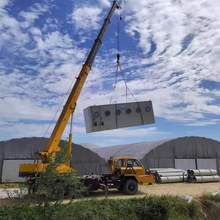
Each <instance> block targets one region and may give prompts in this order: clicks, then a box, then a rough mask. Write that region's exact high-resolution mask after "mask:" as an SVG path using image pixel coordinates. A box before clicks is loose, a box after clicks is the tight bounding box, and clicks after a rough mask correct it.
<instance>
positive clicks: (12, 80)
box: [0, 0, 220, 146]
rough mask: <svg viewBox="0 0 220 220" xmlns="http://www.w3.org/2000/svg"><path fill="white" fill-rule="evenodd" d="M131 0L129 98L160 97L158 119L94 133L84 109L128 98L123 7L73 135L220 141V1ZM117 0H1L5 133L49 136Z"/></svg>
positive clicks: (126, 8) (81, 139)
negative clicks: (117, 58)
mask: <svg viewBox="0 0 220 220" xmlns="http://www.w3.org/2000/svg"><path fill="white" fill-rule="evenodd" d="M125 2H126V3H125V4H123V5H122V9H121V10H120V13H121V16H122V18H123V19H122V21H121V22H120V27H121V28H120V47H121V64H122V70H123V73H124V75H125V77H126V79H127V83H128V86H129V88H130V89H131V90H132V92H133V93H134V94H135V99H134V98H133V97H132V96H129V97H128V101H135V100H140V101H141V100H152V102H153V106H154V112H155V116H156V123H155V124H152V125H147V126H140V127H132V128H125V129H118V130H112V131H104V132H97V133H91V134H86V132H85V128H84V118H83V114H82V113H83V109H84V108H86V107H87V106H90V105H95V104H96V105H98V104H108V103H109V101H110V98H111V97H113V99H114V101H115V102H123V101H125V87H124V84H123V81H122V78H119V82H118V84H117V87H116V90H115V91H113V89H112V85H113V84H114V78H115V71H116V67H115V54H116V35H117V22H118V13H116V14H115V15H114V17H113V19H112V23H111V25H110V28H109V30H108V32H107V34H106V36H105V38H104V41H103V45H102V47H101V49H100V51H99V52H98V55H97V58H96V60H95V63H94V66H93V68H92V71H91V73H90V75H89V77H88V80H87V82H86V84H85V86H84V88H83V91H82V94H81V96H80V98H79V100H78V103H77V108H76V112H75V114H74V142H76V143H91V144H97V145H101V146H108V145H115V144H123V143H132V142H141V141H152V140H159V139H167V138H169V139H170V138H175V137H179V136H205V137H210V138H214V139H218V140H220V136H219V130H220V123H219V115H220V106H219V105H220V74H219V71H220V62H219V60H220V46H219V45H220V15H219V11H220V2H219V0H212V1H206V0H191V1H183V0H167V1H164V0H148V1H145V0H139V1H135V0H127V1H125ZM110 5H111V1H109V0H91V1H88V0H87V1H86V0H82V1H71V0H68V1H58V0H41V1H39V0H38V1H36V0H16V1H15V0H0V33H1V34H0V140H7V139H11V138H18V137H30V136H45V137H48V136H49V135H50V133H51V131H52V129H53V126H54V123H55V121H56V119H57V117H58V116H59V112H60V111H61V109H62V106H63V104H64V103H65V100H66V98H67V96H68V91H69V88H71V86H72V85H73V83H74V81H75V78H76V76H77V75H78V73H79V71H80V68H81V65H82V64H83V62H84V60H85V57H86V54H87V53H88V50H89V49H90V47H91V45H92V43H93V41H94V38H95V36H96V34H97V32H98V30H99V28H100V26H101V24H102V22H103V18H104V17H105V15H106V13H107V11H108V9H109V7H110ZM67 131H68V128H67ZM67 131H66V132H65V133H64V135H63V138H66V136H67Z"/></svg>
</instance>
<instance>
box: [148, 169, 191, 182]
mask: <svg viewBox="0 0 220 220" xmlns="http://www.w3.org/2000/svg"><path fill="white" fill-rule="evenodd" d="M151 172H152V173H153V174H154V176H155V179H156V182H157V183H178V182H184V181H185V179H186V178H187V175H186V172H185V170H181V169H174V168H158V169H151Z"/></svg>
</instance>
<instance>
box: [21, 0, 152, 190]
mask: <svg viewBox="0 0 220 220" xmlns="http://www.w3.org/2000/svg"><path fill="white" fill-rule="evenodd" d="M119 8H120V4H119V2H118V1H117V0H115V1H113V3H112V6H111V8H110V11H109V12H108V14H107V17H106V18H105V20H104V23H103V25H102V27H101V29H100V31H99V33H98V36H97V38H96V40H95V41H94V44H93V46H92V48H91V50H90V52H89V54H88V56H87V59H86V61H85V63H84V64H83V66H82V69H81V71H80V73H79V75H78V77H77V79H76V82H75V84H74V86H73V88H72V90H71V92H70V95H69V97H68V99H67V101H66V103H65V105H64V107H63V110H62V112H61V114H60V116H59V119H58V121H57V122H56V125H55V127H54V129H53V132H52V134H51V136H50V138H49V141H48V143H47V146H46V148H45V149H44V151H41V152H38V156H39V158H40V160H38V161H37V162H35V163H28V164H27V163H26V164H21V165H20V166H19V176H20V177H31V178H32V179H34V178H35V177H36V176H38V175H40V174H41V173H42V172H44V171H45V169H46V168H47V166H48V162H49V159H50V158H51V156H52V158H55V157H56V153H57V152H59V151H60V149H61V148H60V147H59V143H60V140H61V137H62V134H63V132H64V130H65V128H66V126H67V123H68V121H69V119H70V117H71V115H72V114H73V112H74V110H75V107H76V102H77V100H78V97H79V95H80V92H81V90H82V87H83V85H84V83H85V81H86V78H87V76H88V74H89V72H90V70H91V67H92V64H93V62H94V59H95V57H96V54H97V52H98V49H99V48H100V46H101V44H102V39H103V37H104V34H105V32H106V31H107V28H108V26H109V24H110V22H111V18H112V15H113V13H114V12H115V10H116V9H119ZM71 155H72V133H71V132H70V134H69V138H68V147H67V153H66V160H65V162H64V163H62V164H59V165H58V166H57V167H56V171H57V172H58V173H60V174H65V173H68V172H70V171H71V170H72V169H73V168H72V167H71ZM109 167H110V174H103V175H100V176H95V177H94V175H93V176H86V177H84V184H85V185H86V186H87V187H88V188H89V189H90V190H96V189H98V188H102V186H103V185H104V186H107V187H113V188H118V189H119V190H123V191H124V192H125V193H128V194H135V193H136V192H137V189H138V188H137V184H138V183H139V184H143V183H148V184H152V183H153V182H154V177H153V176H152V175H146V173H145V169H144V167H143V166H142V165H141V163H140V161H138V160H136V159H134V158H129V157H122V158H112V159H111V160H110V161H109Z"/></svg>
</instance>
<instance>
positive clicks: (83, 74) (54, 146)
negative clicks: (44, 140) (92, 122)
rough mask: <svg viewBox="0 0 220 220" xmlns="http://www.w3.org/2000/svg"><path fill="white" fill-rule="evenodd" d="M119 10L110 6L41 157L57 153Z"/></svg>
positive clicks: (117, 6) (115, 5)
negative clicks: (96, 58) (115, 14)
mask: <svg viewBox="0 0 220 220" xmlns="http://www.w3.org/2000/svg"><path fill="white" fill-rule="evenodd" d="M117 8H119V4H118V2H117V1H114V2H113V4H112V7H111V9H110V11H109V13H108V15H107V17H106V18H105V20H104V23H103V25H102V27H101V30H100V32H99V34H98V36H97V38H96V40H95V42H94V44H93V46H92V48H91V50H90V52H89V54H88V56H87V59H86V62H85V63H84V65H83V66H82V69H81V71H80V73H79V76H78V77H77V80H76V82H75V84H74V86H73V88H72V91H71V93H70V95H69V97H68V99H67V102H66V104H65V105H64V108H63V110H62V113H61V114H60V117H59V119H58V121H57V123H56V126H55V127H54V130H53V132H52V134H51V137H50V139H49V141H48V144H47V147H46V149H45V150H44V151H43V152H41V153H40V154H42V156H43V155H44V156H45V154H51V153H55V152H57V151H59V146H58V145H59V143H60V140H61V137H62V134H63V132H64V130H65V128H66V125H67V123H68V121H69V119H70V116H71V114H72V113H73V112H74V110H75V107H76V102H77V99H78V97H79V95H80V92H81V90H82V87H83V85H84V83H85V81H86V78H87V76H88V74H89V72H90V69H91V67H92V64H93V61H94V59H95V57H96V54H97V52H98V49H99V48H100V46H101V44H102V39H103V37H104V34H105V32H106V30H107V28H108V26H109V24H110V21H111V18H112V15H113V13H114V11H115V10H116V9H117Z"/></svg>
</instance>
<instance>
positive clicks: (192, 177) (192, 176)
mask: <svg viewBox="0 0 220 220" xmlns="http://www.w3.org/2000/svg"><path fill="white" fill-rule="evenodd" d="M187 174H188V176H187V180H188V182H196V183H207V182H218V181H220V177H219V175H218V174H217V170H214V169H198V170H187Z"/></svg>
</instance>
